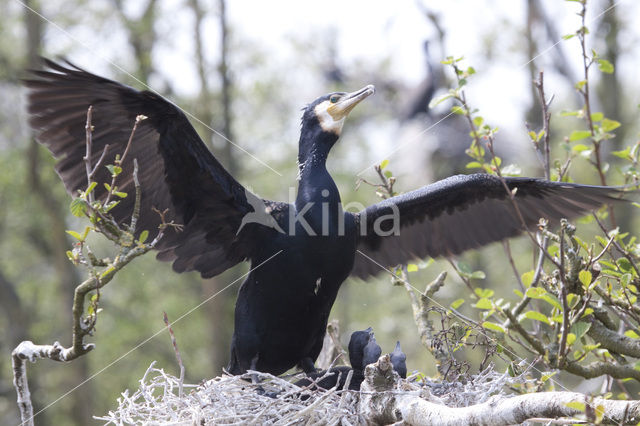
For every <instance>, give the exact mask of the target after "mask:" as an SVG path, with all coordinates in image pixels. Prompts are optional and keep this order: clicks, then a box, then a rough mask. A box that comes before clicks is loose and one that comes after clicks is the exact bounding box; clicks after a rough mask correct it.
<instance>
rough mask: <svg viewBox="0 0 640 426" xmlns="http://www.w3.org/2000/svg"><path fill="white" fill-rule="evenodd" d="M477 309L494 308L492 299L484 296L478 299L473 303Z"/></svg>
mask: <svg viewBox="0 0 640 426" xmlns="http://www.w3.org/2000/svg"><path fill="white" fill-rule="evenodd" d="M473 307H474V308H476V309H493V305H492V304H491V300H489V299H487V298H485V297H483V298H482V299H480V300H478V301H477V302H476V304H475V305H473Z"/></svg>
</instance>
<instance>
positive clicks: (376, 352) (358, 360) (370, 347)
mask: <svg viewBox="0 0 640 426" xmlns="http://www.w3.org/2000/svg"><path fill="white" fill-rule="evenodd" d="M398 344H399V342H398ZM348 348H349V363H351V367H347V366H344V365H339V366H337V367H332V368H331V369H330V370H329V374H327V371H326V370H324V371H318V372H315V373H308V374H307V378H304V379H301V380H298V381H297V382H295V384H296V385H298V386H300V387H303V386H309V385H311V383H313V380H315V381H316V385H317V386H318V387H320V388H322V389H332V388H334V387H335V386H336V384H337V385H338V387H337V389H344V385H345V384H346V382H347V376H348V375H349V372H350V371H353V373H352V375H351V381H350V382H349V389H350V390H360V385H361V384H362V382H363V381H364V368H365V367H366V366H367V365H369V364H373V363H374V362H377V361H378V359H379V358H380V355H381V354H382V348H380V346H378V344H377V343H376V338H375V335H374V333H373V329H372V328H371V327H369V328H367V329H366V330H362V331H354V332H353V333H351V338H350V339H349V346H348ZM397 348H398V346H396V349H397ZM394 353H396V352H395V351H394ZM403 355H404V354H403ZM396 358H397V357H396ZM406 358H407V357H406V356H405V357H404V359H405V360H406ZM393 359H394V358H393V353H392V354H391V362H392V365H393V368H394V370H396V371H397V372H398V374H400V375H401V376H402V370H397V369H396V364H394V363H393ZM398 366H399V367H400V368H401V367H402V366H401V365H399V364H398ZM325 376H326V377H325ZM402 377H404V378H406V377H407V366H406V364H404V376H402Z"/></svg>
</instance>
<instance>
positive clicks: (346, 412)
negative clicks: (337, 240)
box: [95, 361, 527, 425]
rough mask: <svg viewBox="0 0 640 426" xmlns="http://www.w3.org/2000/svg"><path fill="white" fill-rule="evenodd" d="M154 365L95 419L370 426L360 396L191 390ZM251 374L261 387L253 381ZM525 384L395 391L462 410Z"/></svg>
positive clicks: (217, 383)
mask: <svg viewBox="0 0 640 426" xmlns="http://www.w3.org/2000/svg"><path fill="white" fill-rule="evenodd" d="M154 365H155V361H154V362H153V363H151V365H150V366H149V368H148V369H147V371H146V373H145V374H144V376H143V377H142V379H140V387H139V388H138V390H136V391H135V392H134V393H133V394H131V395H130V392H129V390H126V391H125V392H123V393H122V396H121V397H120V398H118V408H117V409H116V410H113V411H109V413H108V414H107V415H105V416H100V417H95V418H96V419H97V420H102V421H104V422H105V423H104V424H105V425H148V424H171V425H205V424H206V425H209V424H225V425H240V424H242V425H244V424H268V425H292V424H305V425H320V424H322V425H326V424H328V425H360V424H366V422H365V420H364V419H363V418H362V416H361V415H360V408H359V402H360V395H361V392H358V391H351V390H345V391H343V390H337V389H332V390H329V391H320V390H312V389H310V387H311V386H308V387H304V388H301V387H299V386H296V385H295V384H293V383H292V382H290V381H287V380H285V379H283V378H280V377H275V376H272V375H271V374H267V373H260V372H251V373H247V374H245V375H241V376H229V375H223V376H220V377H216V378H214V379H211V380H208V381H206V382H204V383H202V384H200V385H188V384H181V383H180V379H179V378H177V377H174V376H172V375H170V374H167V373H166V372H165V371H164V370H163V369H158V368H155V366H154ZM252 375H256V376H257V377H258V379H259V383H256V384H254V383H252V382H251V377H252ZM299 377H302V375H300V376H299ZM526 380H527V379H525V378H523V376H520V377H515V378H514V377H510V376H508V375H507V374H503V373H498V372H496V371H494V370H493V369H492V368H488V369H486V370H485V371H483V372H481V373H480V374H478V375H475V376H471V377H470V378H469V380H466V382H465V383H461V382H454V383H449V382H432V381H427V380H422V381H418V380H417V379H416V376H412V377H410V378H409V379H407V380H402V379H400V380H399V382H398V386H397V387H396V389H395V390H393V391H391V392H397V393H399V392H408V393H413V394H416V393H419V394H420V396H421V397H424V398H427V399H429V400H430V401H431V402H435V403H440V404H443V405H447V406H459V407H463V406H469V405H473V404H476V403H481V402H484V401H486V400H487V399H488V398H489V397H491V396H496V395H502V394H503V393H504V389H505V388H506V387H507V386H511V385H514V384H516V383H519V384H522V383H523V382H525V381H526ZM181 393H183V395H182V396H181ZM269 395H271V396H269ZM274 395H277V396H276V397H274Z"/></svg>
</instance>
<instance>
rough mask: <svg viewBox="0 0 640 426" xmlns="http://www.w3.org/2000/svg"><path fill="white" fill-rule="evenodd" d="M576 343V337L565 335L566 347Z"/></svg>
mask: <svg viewBox="0 0 640 426" xmlns="http://www.w3.org/2000/svg"><path fill="white" fill-rule="evenodd" d="M575 341H576V335H575V334H573V333H567V345H569V346H571V345H573V343H574V342H575Z"/></svg>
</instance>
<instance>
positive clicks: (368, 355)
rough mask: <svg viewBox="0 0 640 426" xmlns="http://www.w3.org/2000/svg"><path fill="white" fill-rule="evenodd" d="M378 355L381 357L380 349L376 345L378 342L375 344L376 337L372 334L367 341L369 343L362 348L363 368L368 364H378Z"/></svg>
mask: <svg viewBox="0 0 640 426" xmlns="http://www.w3.org/2000/svg"><path fill="white" fill-rule="evenodd" d="M380 355H382V348H381V347H380V345H378V342H376V337H375V336H374V335H373V332H372V333H371V338H370V339H369V342H368V343H367V345H366V346H365V347H364V350H363V356H362V365H363V367H366V366H367V365H369V364H373V363H375V362H378V359H379V358H380Z"/></svg>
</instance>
